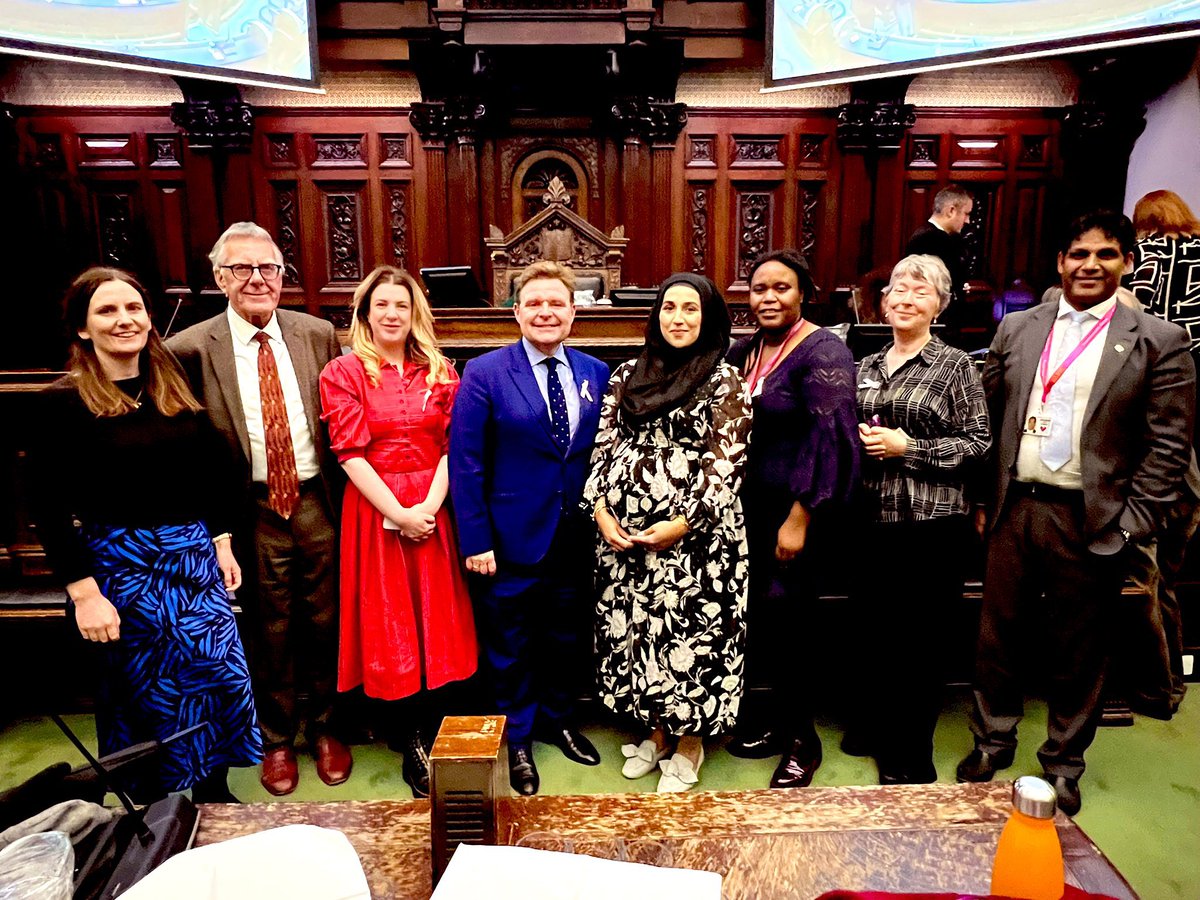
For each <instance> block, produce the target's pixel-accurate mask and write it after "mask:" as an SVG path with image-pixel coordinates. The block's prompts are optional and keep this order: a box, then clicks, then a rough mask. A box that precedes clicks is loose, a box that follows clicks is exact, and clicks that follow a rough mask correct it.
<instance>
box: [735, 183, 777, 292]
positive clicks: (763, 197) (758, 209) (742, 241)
mask: <svg viewBox="0 0 1200 900" xmlns="http://www.w3.org/2000/svg"><path fill="white" fill-rule="evenodd" d="M773 222H774V196H773V195H772V194H771V193H770V192H767V191H755V190H747V191H738V192H737V281H739V282H746V281H748V280H749V278H750V264H751V263H753V262H754V259H755V257H757V256H758V255H759V254H760V253H764V252H766V251H767V250H769V249H770V248H771V246H772V242H771V228H772V225H773Z"/></svg>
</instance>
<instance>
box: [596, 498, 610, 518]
mask: <svg viewBox="0 0 1200 900" xmlns="http://www.w3.org/2000/svg"><path fill="white" fill-rule="evenodd" d="M605 509H608V503H607V502H606V501H605V500H604V498H603V497H601V498H600V499H599V500H597V501H596V505H595V506H593V507H592V518H593V519H594V518H596V516H598V515H600V512H601V510H605Z"/></svg>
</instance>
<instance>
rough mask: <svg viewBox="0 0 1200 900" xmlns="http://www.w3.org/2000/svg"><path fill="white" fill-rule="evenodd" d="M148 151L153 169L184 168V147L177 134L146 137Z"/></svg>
mask: <svg viewBox="0 0 1200 900" xmlns="http://www.w3.org/2000/svg"><path fill="white" fill-rule="evenodd" d="M146 151H147V152H148V154H149V156H150V168H152V169H179V168H182V167H183V152H182V146H181V144H180V141H179V135H177V134H150V135H147V136H146Z"/></svg>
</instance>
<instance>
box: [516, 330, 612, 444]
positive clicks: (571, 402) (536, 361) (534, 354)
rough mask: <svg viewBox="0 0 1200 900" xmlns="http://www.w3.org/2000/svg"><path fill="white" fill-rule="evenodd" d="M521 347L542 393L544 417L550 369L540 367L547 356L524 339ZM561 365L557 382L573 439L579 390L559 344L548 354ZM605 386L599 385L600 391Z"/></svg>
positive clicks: (565, 355)
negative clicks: (560, 386)
mask: <svg viewBox="0 0 1200 900" xmlns="http://www.w3.org/2000/svg"><path fill="white" fill-rule="evenodd" d="M521 346H522V347H524V348H525V356H526V357H528V358H529V365H531V366H532V367H533V377H534V378H535V379H537V386H538V390H539V391H541V392H542V400H543V401H544V402H545V404H546V415H547V416H551V419H553V416H552V414H551V412H550V367H549V366H544V365H542V360H545V359H549V358H550V356H547V355H546V354H545V353H543V352H542V351H541V350H539V349H538V348H537V347H535V346H533V344H531V343H529V341H527V340H525V338H521ZM550 355H551V356H553V357H554V358H555V359H557V360H558V361H559V363H561V365H559V367H558V380H559V382H560V383H561V384H562V389H563V398H564V399H565V400H566V401H567V421H568V422H569V423H570V425H571V437H575V429H576V428H578V427H579V388H578V387H576V385H575V375H574V374H573V373H572V372H571V364H570V363H569V362H567V350H566V348H565V347H564V346H563V345H562V344H559V345H558V348H557V349H556V350H555V351H554V353H552V354H550ZM605 387H607V385H601V389H603V388H605Z"/></svg>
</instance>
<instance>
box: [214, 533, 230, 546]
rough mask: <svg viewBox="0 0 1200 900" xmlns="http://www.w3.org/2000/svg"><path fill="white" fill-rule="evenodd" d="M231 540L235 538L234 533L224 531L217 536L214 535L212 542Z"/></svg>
mask: <svg viewBox="0 0 1200 900" xmlns="http://www.w3.org/2000/svg"><path fill="white" fill-rule="evenodd" d="M230 540H233V535H232V534H231V533H230V532H228V531H222V532H221V533H220V534H218V535H217V536H216V537H214V538H213V539H212V542H213V543H214V544H216V543H219V542H221V541H230Z"/></svg>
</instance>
